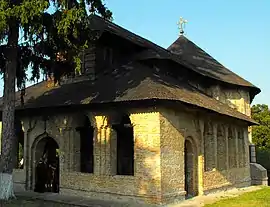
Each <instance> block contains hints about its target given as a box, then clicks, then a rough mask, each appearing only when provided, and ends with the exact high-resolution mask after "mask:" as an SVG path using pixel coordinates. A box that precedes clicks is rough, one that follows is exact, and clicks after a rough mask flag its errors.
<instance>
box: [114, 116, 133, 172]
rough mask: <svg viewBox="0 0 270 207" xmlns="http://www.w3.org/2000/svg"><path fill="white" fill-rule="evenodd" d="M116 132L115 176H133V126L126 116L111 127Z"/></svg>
mask: <svg viewBox="0 0 270 207" xmlns="http://www.w3.org/2000/svg"><path fill="white" fill-rule="evenodd" d="M113 127H114V129H115V130H116V132H117V175H130V176H133V175H134V135H133V126H132V124H131V121H130V119H129V116H128V115H124V116H123V117H122V119H121V121H120V123H119V124H118V125H115V126H113Z"/></svg>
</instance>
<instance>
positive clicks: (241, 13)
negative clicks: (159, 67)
mask: <svg viewBox="0 0 270 207" xmlns="http://www.w3.org/2000/svg"><path fill="white" fill-rule="evenodd" d="M105 2H106V5H107V6H108V7H109V8H110V9H111V10H112V12H113V17H114V22H115V23H117V24H119V25H120V26H123V27H125V28H127V29H129V30H131V31H132V32H135V33H136V34H139V35H141V36H143V37H145V38H147V39H149V40H151V41H153V42H155V43H157V44H158V45H160V46H163V47H165V48H167V47H168V46H169V45H170V44H171V43H172V42H173V41H174V40H176V38H177V37H178V34H179V30H178V26H177V22H178V20H179V18H180V17H181V16H182V17H184V18H185V19H187V20H188V24H187V25H186V26H185V35H186V37H187V38H189V39H190V40H192V41H193V42H194V43H196V44H197V45H198V46H200V47H201V48H202V49H204V50H205V51H206V52H208V53H209V54H210V55H212V56H213V57H214V58H216V59H217V60H218V61H219V62H221V63H222V64H223V65H225V66H226V67H228V68H229V69H230V70H232V71H233V72H235V73H237V74H239V75H240V76H242V77H244V78H245V79H246V80H248V81H250V82H252V83H253V84H255V85H256V86H258V87H260V88H261V90H262V92H261V93H260V94H259V95H258V96H256V98H255V100H254V102H253V103H266V104H269V105H270V77H269V76H270V0H257V1H254V0H185V1H183V0H167V1H163V0H136V1H126V0H106V1H105ZM127 2H128V3H127ZM268 71H269V72H268Z"/></svg>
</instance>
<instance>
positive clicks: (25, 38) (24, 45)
mask: <svg viewBox="0 0 270 207" xmlns="http://www.w3.org/2000/svg"><path fill="white" fill-rule="evenodd" d="M49 10H50V11H51V12H49ZM91 13H92V14H93V13H97V14H99V15H101V16H102V17H104V18H107V19H111V16H112V13H111V12H110V11H109V10H108V9H107V8H106V6H105V4H103V2H102V0H0V72H1V73H2V74H3V76H4V94H3V108H2V124H3V125H2V142H1V155H0V200H8V199H10V198H12V197H14V190H13V178H12V172H13V167H14V164H13V163H14V158H15V157H16V152H15V151H16V150H15V149H16V147H15V143H16V137H15V133H14V131H15V130H14V122H15V88H16V83H17V88H18V89H19V90H21V91H22V95H23V91H24V87H25V82H26V81H27V77H26V71H27V69H28V68H31V70H32V77H31V80H35V79H38V78H39V76H40V74H41V72H42V73H44V74H47V75H53V76H54V77H55V80H58V79H59V78H60V76H61V74H63V73H65V74H66V73H71V72H74V70H76V71H77V72H78V71H79V70H80V67H79V66H80V59H79V57H78V55H77V54H78V52H79V51H81V50H82V49H84V48H85V47H87V45H88V44H87V43H88V42H89V41H91V40H93V38H94V37H95V36H96V34H94V32H93V31H92V30H91V25H89V21H88V15H89V14H91ZM59 54H60V55H61V56H62V57H63V58H64V59H65V60H66V61H65V62H64V63H63V62H61V63H57V61H56V60H57V59H58V58H59ZM56 63H57V64H56ZM61 64H68V65H69V66H70V67H69V68H70V70H68V71H64V72H63V71H62V72H59V71H61V70H60V69H59V68H61ZM22 102H23V98H22Z"/></svg>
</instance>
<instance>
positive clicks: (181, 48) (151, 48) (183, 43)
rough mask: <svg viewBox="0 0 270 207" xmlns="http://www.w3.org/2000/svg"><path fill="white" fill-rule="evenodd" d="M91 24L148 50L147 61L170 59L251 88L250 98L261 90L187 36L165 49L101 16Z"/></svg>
mask: <svg viewBox="0 0 270 207" xmlns="http://www.w3.org/2000/svg"><path fill="white" fill-rule="evenodd" d="M89 22H90V25H91V26H92V27H93V29H96V30H100V31H103V32H110V33H112V34H115V35H117V36H120V37H122V38H125V39H127V40H129V41H131V42H133V43H135V44H137V45H139V46H141V47H145V48H148V50H147V51H146V52H145V54H144V59H146V58H147V57H148V58H159V59H169V60H171V61H174V62H176V63H178V64H180V65H182V66H184V67H186V68H188V69H190V70H193V71H195V72H197V73H198V74H200V75H203V76H205V77H208V78H212V79H215V80H218V81H221V82H224V83H228V84H231V85H236V86H243V87H248V88H250V89H251V99H253V97H254V96H255V95H257V94H258V93H260V91H261V90H260V89H259V88H258V87H256V86H254V85H253V84H252V83H250V82H249V81H247V80H245V79H244V78H242V77H240V76H238V75H237V74H235V73H233V72H232V71H230V70H229V69H228V68H226V67H224V66H223V65H222V64H220V63H219V62H218V61H216V60H215V59H214V58H212V57H211V56H210V55H209V54H207V53H206V52H205V51H203V50H202V49H201V48H199V47H198V46H197V45H195V44H194V43H193V42H191V41H190V40H188V39H187V38H186V37H184V36H180V37H179V38H178V39H177V40H176V41H175V42H174V43H173V44H172V45H171V46H170V47H169V48H168V49H165V48H162V47H160V46H159V45H157V44H155V43H153V42H151V41H149V40H147V39H145V38H143V37H140V36H138V35H136V34H134V33H132V32H130V31H128V30H126V29H124V28H122V27H120V26H119V25H116V24H114V23H112V22H110V21H107V20H104V19H102V18H101V17H99V16H96V15H92V16H91V17H90V18H89Z"/></svg>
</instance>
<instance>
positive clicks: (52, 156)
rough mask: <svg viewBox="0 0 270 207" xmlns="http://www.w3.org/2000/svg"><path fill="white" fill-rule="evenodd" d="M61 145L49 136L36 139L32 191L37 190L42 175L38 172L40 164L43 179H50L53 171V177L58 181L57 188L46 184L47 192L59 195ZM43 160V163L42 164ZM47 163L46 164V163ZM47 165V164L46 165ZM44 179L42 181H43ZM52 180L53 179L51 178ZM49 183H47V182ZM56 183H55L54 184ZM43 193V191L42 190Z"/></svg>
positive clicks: (33, 152) (33, 153) (33, 148)
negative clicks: (42, 170)
mask: <svg viewBox="0 0 270 207" xmlns="http://www.w3.org/2000/svg"><path fill="white" fill-rule="evenodd" d="M58 152H59V144H58V143H57V141H55V139H53V138H52V137H50V136H49V135H47V134H44V135H42V136H39V137H38V138H36V140H35V142H34V143H33V145H32V173H31V177H32V179H31V189H32V190H35V188H36V186H37V182H39V181H40V175H38V174H40V173H39V172H38V171H40V170H39V169H40V168H39V167H38V166H39V164H41V163H42V164H43V165H42V166H43V169H44V171H46V172H44V174H43V176H42V177H43V178H44V177H45V179H48V177H50V176H51V174H52V173H49V172H52V171H53V177H54V178H55V179H53V180H56V182H57V184H56V186H57V187H55V185H54V184H52V185H47V184H46V189H45V192H54V193H58V192H59V167H60V166H59V155H58ZM41 160H42V162H41ZM44 161H46V162H44ZM44 163H45V164H44ZM43 178H42V179H43ZM50 178H51V180H52V177H50ZM46 183H47V182H46ZM54 183H55V182H54ZM42 191H43V190H42Z"/></svg>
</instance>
